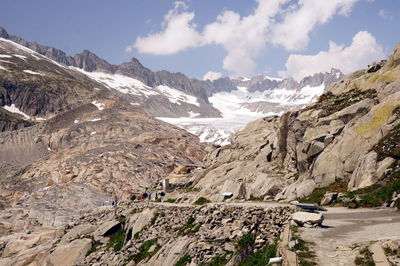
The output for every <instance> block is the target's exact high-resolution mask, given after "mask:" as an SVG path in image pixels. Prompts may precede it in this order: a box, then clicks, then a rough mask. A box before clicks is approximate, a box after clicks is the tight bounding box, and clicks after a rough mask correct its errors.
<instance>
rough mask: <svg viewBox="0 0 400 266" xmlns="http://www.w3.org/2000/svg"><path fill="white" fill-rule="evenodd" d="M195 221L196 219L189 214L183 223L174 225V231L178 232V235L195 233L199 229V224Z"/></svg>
mask: <svg viewBox="0 0 400 266" xmlns="http://www.w3.org/2000/svg"><path fill="white" fill-rule="evenodd" d="M195 221H196V219H194V218H193V217H192V216H190V217H189V219H188V220H187V222H186V224H185V225H183V226H178V227H175V228H174V231H175V232H178V235H188V234H193V233H196V232H198V231H199V230H200V227H201V224H195V223H194V222H195Z"/></svg>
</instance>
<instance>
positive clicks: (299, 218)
mask: <svg viewBox="0 0 400 266" xmlns="http://www.w3.org/2000/svg"><path fill="white" fill-rule="evenodd" d="M292 220H293V221H295V223H296V224H297V225H299V226H304V225H305V224H308V225H322V222H323V221H324V216H323V215H322V213H311V212H295V213H293V214H292Z"/></svg>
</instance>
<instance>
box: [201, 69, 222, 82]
mask: <svg viewBox="0 0 400 266" xmlns="http://www.w3.org/2000/svg"><path fill="white" fill-rule="evenodd" d="M219 78H222V73H220V72H213V71H208V72H207V73H206V74H205V75H204V76H203V80H207V79H208V80H211V81H213V80H216V79H219Z"/></svg>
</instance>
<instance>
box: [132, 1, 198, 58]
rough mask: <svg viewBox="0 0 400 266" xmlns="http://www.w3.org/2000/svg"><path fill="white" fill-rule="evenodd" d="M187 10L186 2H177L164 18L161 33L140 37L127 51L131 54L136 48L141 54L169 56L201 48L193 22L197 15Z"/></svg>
mask: <svg viewBox="0 0 400 266" xmlns="http://www.w3.org/2000/svg"><path fill="white" fill-rule="evenodd" d="M186 10H187V5H186V4H185V3H184V2H181V1H177V2H175V7H174V8H173V9H172V10H170V11H169V12H168V13H167V14H166V15H165V16H164V22H163V25H162V26H163V30H162V31H161V32H157V33H153V34H149V35H148V36H146V37H138V38H137V39H136V41H135V43H134V44H133V45H131V46H128V47H127V48H126V49H125V50H126V51H128V52H130V51H132V50H133V48H136V49H137V50H138V51H139V52H140V53H149V54H155V55H168V54H174V53H177V52H180V51H184V50H186V49H188V48H191V47H197V46H200V45H201V42H202V38H201V36H200V34H199V33H198V32H197V31H196V24H194V23H193V22H192V21H193V18H194V16H195V14H194V13H193V12H186Z"/></svg>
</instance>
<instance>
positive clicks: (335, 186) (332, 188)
mask: <svg viewBox="0 0 400 266" xmlns="http://www.w3.org/2000/svg"><path fill="white" fill-rule="evenodd" d="M345 191H347V182H343V181H336V182H334V183H332V184H330V185H328V186H326V187H322V188H316V189H314V190H313V192H311V194H310V195H308V196H307V197H305V198H300V199H297V200H298V201H299V202H305V203H317V204H319V203H320V202H321V199H322V198H323V197H324V195H325V193H326V192H345Z"/></svg>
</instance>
